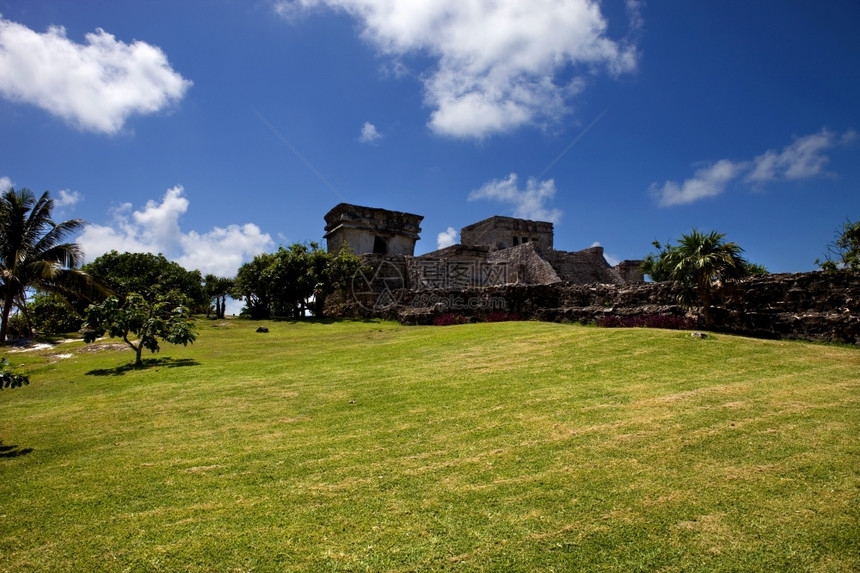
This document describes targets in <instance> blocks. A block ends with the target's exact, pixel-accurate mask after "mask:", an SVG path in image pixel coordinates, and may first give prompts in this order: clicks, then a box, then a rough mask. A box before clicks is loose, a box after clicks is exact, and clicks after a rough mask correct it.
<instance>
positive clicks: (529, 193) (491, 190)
mask: <svg viewBox="0 0 860 573" xmlns="http://www.w3.org/2000/svg"><path fill="white" fill-rule="evenodd" d="M555 191H556V189H555V181H554V180H552V179H547V180H546V181H538V180H537V179H535V178H534V177H530V178H529V180H528V181H527V182H526V188H525V189H520V188H519V187H518V185H517V174H516V173H511V174H510V175H508V178H507V179H494V180H493V181H490V182H489V183H485V184H484V185H483V187H481V188H480V189H476V190H474V191H472V192H471V193H469V201H477V200H478V199H492V200H495V201H501V202H503V203H510V204H511V205H512V206H513V215H514V217H517V218H520V219H532V220H535V221H549V222H551V223H558V222H559V221H560V220H561V215H562V212H561V211H560V210H558V209H549V208H547V206H546V203H547V201H550V200H552V198H553V197H554V196H555Z"/></svg>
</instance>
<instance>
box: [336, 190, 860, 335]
mask: <svg viewBox="0 0 860 573" xmlns="http://www.w3.org/2000/svg"><path fill="white" fill-rule="evenodd" d="M325 219H326V235H325V238H326V239H327V241H328V249H329V250H330V251H338V250H340V249H341V248H342V247H343V245H344V244H346V245H348V246H349V247H350V248H351V249H352V250H353V251H354V252H355V253H356V254H358V255H359V256H361V257H362V259H363V260H364V261H365V262H366V263H368V266H369V267H372V268H373V269H374V270H373V274H369V275H364V274H363V273H360V274H359V275H357V276H356V277H354V279H353V284H352V289H351V292H350V293H349V294H348V295H347V294H346V293H336V294H335V295H333V296H330V297H328V298H327V299H326V313H327V314H330V315H334V316H382V317H384V318H388V319H392V320H399V321H400V322H402V323H406V324H432V323H433V321H434V319H435V318H437V317H439V316H441V315H443V314H445V313H451V312H455V313H457V314H458V315H460V316H465V317H469V318H470V319H471V320H482V319H486V318H487V317H488V316H489V315H491V314H492V313H495V312H502V313H504V314H509V315H516V316H518V317H520V318H522V319H536V320H543V321H551V322H583V323H589V322H595V321H600V320H601V319H605V318H607V317H616V318H618V319H630V318H642V317H666V316H670V317H671V316H675V317H678V316H686V317H691V316H692V317H696V316H697V314H696V313H695V312H692V311H690V310H689V309H685V308H682V307H680V306H679V305H678V301H677V297H678V287H677V286H676V285H674V284H673V283H671V282H661V283H646V282H644V281H643V276H642V272H641V270H640V265H641V261H624V262H622V263H621V264H619V265H616V266H614V267H613V266H611V265H609V263H607V262H606V259H605V258H604V257H603V249H602V248H600V247H592V248H590V249H585V250H582V251H574V252H568V251H557V250H555V248H554V247H553V226H552V223H547V222H542V221H528V220H525V219H514V218H511V217H490V218H489V219H485V220H483V221H479V222H477V223H475V224H473V225H469V226H467V227H464V228H463V229H462V231H461V235H460V236H461V240H462V242H461V244H459V245H454V246H451V247H448V248H445V249H440V250H437V251H434V252H432V253H427V254H425V255H420V256H417V257H416V256H414V252H415V243H416V242H417V241H418V239H419V234H420V232H421V228H420V227H419V225H420V223H421V220H422V219H423V217H421V216H419V215H412V214H409V213H400V212H397V211H387V210H385V209H374V208H370V207H358V206H355V205H348V204H345V203H342V204H340V205H338V206H336V207H335V208H334V209H332V210H331V211H329V213H328V214H327V215H326V217H325ZM365 289H366V292H365ZM711 315H712V318H713V319H714V325H713V328H712V329H713V330H716V331H721V332H729V333H734V334H741V335H745V336H754V337H759V338H787V339H798V340H814V341H820V342H839V343H846V344H854V345H860V271H840V272H838V273H825V272H822V271H818V272H810V273H797V274H771V275H764V276H760V277H750V278H747V279H744V280H742V281H733V282H730V283H726V284H724V285H722V286H720V287H718V288H717V289H716V291H715V292H714V296H713V301H712V306H711Z"/></svg>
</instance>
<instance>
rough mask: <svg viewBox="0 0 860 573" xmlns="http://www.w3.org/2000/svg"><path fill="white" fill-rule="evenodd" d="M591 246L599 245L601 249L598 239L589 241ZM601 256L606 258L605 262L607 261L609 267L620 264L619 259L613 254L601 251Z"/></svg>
mask: <svg viewBox="0 0 860 573" xmlns="http://www.w3.org/2000/svg"><path fill="white" fill-rule="evenodd" d="M591 247H592V248H593V247H600V248H601V249H602V248H603V245H601V244H600V241H594V242H593V243H591ZM603 258H604V259H605V260H606V262H607V263H609V266H610V267H617V266H618V265H620V264H621V259H619V258H618V257H616V256H615V255H611V254H609V253H607V252H606V251H603Z"/></svg>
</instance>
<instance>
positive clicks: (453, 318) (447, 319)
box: [433, 312, 468, 326]
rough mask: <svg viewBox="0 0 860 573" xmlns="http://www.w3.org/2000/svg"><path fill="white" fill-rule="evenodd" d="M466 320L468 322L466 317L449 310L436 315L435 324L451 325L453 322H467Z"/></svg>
mask: <svg viewBox="0 0 860 573" xmlns="http://www.w3.org/2000/svg"><path fill="white" fill-rule="evenodd" d="M466 322H468V321H467V320H466V317H464V316H461V315H459V314H454V313H453V312H449V313H447V314H443V315H440V316H437V317H435V318H434V319H433V326H451V325H452V324H466Z"/></svg>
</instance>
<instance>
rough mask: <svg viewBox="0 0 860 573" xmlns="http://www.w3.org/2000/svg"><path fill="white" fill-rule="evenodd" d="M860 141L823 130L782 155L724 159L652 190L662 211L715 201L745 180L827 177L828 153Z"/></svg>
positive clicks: (772, 153)
mask: <svg viewBox="0 0 860 573" xmlns="http://www.w3.org/2000/svg"><path fill="white" fill-rule="evenodd" d="M856 139H857V132H855V131H854V130H848V131H846V132H845V133H843V134H842V135H837V134H836V133H833V132H832V131H830V130H828V129H822V130H821V131H819V132H818V133H813V134H811V135H807V136H804V137H800V138H797V139H795V141H794V142H793V143H792V144H791V145H788V146H786V147H784V148H783V150H782V151H780V152H777V151H775V150H773V149H769V150H768V151H766V152H764V153H763V154H762V155H759V156H757V157H756V158H755V159H753V160H752V161H731V160H729V159H722V160H720V161H717V162H716V163H714V164H713V165H711V166H710V167H706V168H704V169H699V170H698V171H696V173H695V174H694V175H693V177H692V178H690V179H686V180H685V181H684V182H683V183H681V184H678V183H675V182H674V181H667V182H666V183H664V184H663V186H662V187H661V186H659V185H657V184H656V183H654V184H652V185H651V187H650V191H651V194H652V195H654V196H655V197H656V198H657V201H658V202H659V204H660V206H661V207H669V206H673V205H685V204H688V203H693V202H695V201H698V200H699V199H704V198H706V197H714V196H716V195H719V194H721V193H723V191H725V189H726V187H727V186H728V185H729V184H730V183H732V182H733V181H735V180H736V179H739V178H741V177H743V181H744V182H745V183H747V184H750V185H753V186H755V187H761V186H762V185H764V184H766V183H776V182H781V181H798V180H802V179H812V178H814V177H818V176H821V175H826V174H827V172H826V171H825V170H824V168H825V166H826V165H827V164H828V163H829V162H830V157H829V156H827V155H825V154H824V151H826V150H828V149H832V148H835V147H839V146H843V145H847V144H849V143H851V142H853V141H854V140H856Z"/></svg>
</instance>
